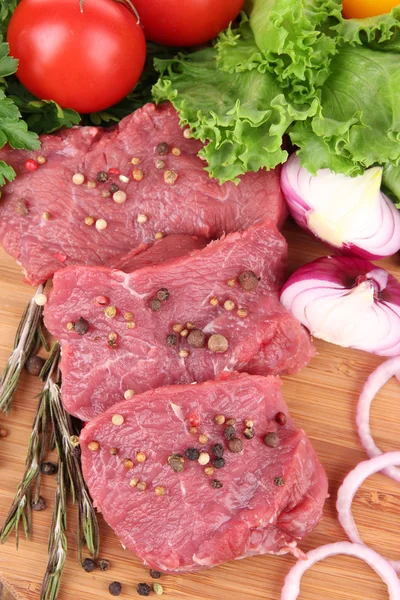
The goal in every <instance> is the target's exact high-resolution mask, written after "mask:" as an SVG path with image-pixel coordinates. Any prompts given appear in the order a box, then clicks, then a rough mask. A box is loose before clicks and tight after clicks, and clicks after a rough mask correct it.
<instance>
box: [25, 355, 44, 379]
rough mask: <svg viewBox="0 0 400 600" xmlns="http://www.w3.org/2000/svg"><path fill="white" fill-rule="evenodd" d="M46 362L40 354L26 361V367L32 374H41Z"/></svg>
mask: <svg viewBox="0 0 400 600" xmlns="http://www.w3.org/2000/svg"><path fill="white" fill-rule="evenodd" d="M44 362H45V361H44V359H43V358H41V357H40V356H31V357H30V358H28V360H27V361H26V363H25V369H26V370H27V371H28V373H30V374H31V375H36V376H38V375H40V371H41V370H42V368H43V365H44Z"/></svg>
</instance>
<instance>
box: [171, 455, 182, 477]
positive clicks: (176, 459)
mask: <svg viewBox="0 0 400 600" xmlns="http://www.w3.org/2000/svg"><path fill="white" fill-rule="evenodd" d="M184 463H185V459H184V458H183V456H182V455H181V454H171V456H170V457H169V458H168V464H169V466H170V467H171V469H172V470H173V471H174V472H175V473H181V472H182V471H183V469H184V468H185V464H184Z"/></svg>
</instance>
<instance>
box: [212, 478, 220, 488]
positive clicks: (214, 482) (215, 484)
mask: <svg viewBox="0 0 400 600" xmlns="http://www.w3.org/2000/svg"><path fill="white" fill-rule="evenodd" d="M211 487H212V488H214V490H219V489H220V488H222V483H221V482H220V481H219V480H218V479H212V480H211Z"/></svg>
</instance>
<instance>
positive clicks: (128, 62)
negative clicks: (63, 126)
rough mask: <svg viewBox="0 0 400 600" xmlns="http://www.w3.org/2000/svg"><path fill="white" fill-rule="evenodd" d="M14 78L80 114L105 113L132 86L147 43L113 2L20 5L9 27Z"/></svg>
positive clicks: (39, 0)
mask: <svg viewBox="0 0 400 600" xmlns="http://www.w3.org/2000/svg"><path fill="white" fill-rule="evenodd" d="M7 41H8V43H9V45H10V53H11V55H12V56H14V57H15V58H18V60H19V65H18V71H17V77H18V79H19V80H20V81H21V83H23V84H24V85H25V87H26V88H27V89H28V90H29V91H30V92H31V93H32V94H34V95H35V96H37V97H38V98H40V99H44V100H55V101H56V102H57V103H58V104H59V105H60V106H61V107H62V108H73V109H75V110H76V111H78V112H80V113H89V112H96V111H99V110H103V109H105V108H108V107H109V106H112V105H113V104H115V103H116V102H118V101H119V100H121V99H122V98H123V97H124V96H126V94H128V93H129V92H130V91H131V90H132V89H133V87H134V86H135V85H136V83H137V81H138V79H139V78H140V75H141V73H142V70H143V67H144V63H145V59H146V41H145V37H144V33H143V30H142V28H141V26H140V25H138V24H137V18H136V16H135V15H134V14H133V13H132V12H131V11H130V10H129V9H128V8H126V7H125V6H124V5H122V4H121V3H119V2H114V0H85V1H84V4H83V12H80V8H79V0H21V2H20V3H19V4H18V6H17V8H16V10H15V12H14V14H13V16H12V18H11V20H10V24H9V28H8V33H7Z"/></svg>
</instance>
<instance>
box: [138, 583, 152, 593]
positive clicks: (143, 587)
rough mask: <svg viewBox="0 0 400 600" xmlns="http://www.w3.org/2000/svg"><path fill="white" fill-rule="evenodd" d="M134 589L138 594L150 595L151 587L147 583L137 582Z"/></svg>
mask: <svg viewBox="0 0 400 600" xmlns="http://www.w3.org/2000/svg"><path fill="white" fill-rule="evenodd" d="M136 590H137V593H138V594H139V596H150V592H151V587H150V586H149V585H148V584H147V583H138V585H137V588H136Z"/></svg>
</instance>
